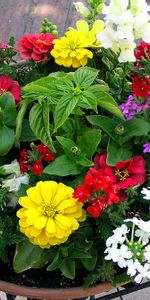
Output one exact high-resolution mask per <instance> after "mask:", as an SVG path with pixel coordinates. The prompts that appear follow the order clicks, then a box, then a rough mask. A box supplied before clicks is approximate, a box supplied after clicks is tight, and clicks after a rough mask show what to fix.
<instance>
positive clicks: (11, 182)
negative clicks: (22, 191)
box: [2, 174, 29, 192]
mask: <svg viewBox="0 0 150 300" xmlns="http://www.w3.org/2000/svg"><path fill="white" fill-rule="evenodd" d="M22 183H24V184H29V176H28V174H24V175H22V176H19V177H16V176H14V177H13V178H10V179H6V180H3V181H2V187H3V188H7V189H8V191H9V192H18V191H19V188H20V186H21V184H22Z"/></svg>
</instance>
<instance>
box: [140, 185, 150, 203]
mask: <svg viewBox="0 0 150 300" xmlns="http://www.w3.org/2000/svg"><path fill="white" fill-rule="evenodd" d="M141 194H143V195H145V196H144V197H143V198H144V199H146V200H150V187H148V188H143V189H142V191H141Z"/></svg>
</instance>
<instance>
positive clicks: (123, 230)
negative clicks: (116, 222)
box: [106, 224, 128, 247]
mask: <svg viewBox="0 0 150 300" xmlns="http://www.w3.org/2000/svg"><path fill="white" fill-rule="evenodd" d="M113 232H114V234H113V235H112V236H110V237H109V238H108V239H107V241H106V246H107V247H110V246H111V245H113V247H114V246H117V245H118V244H123V242H124V241H125V239H126V234H127V232H128V227H127V226H126V225H125V224H123V225H122V226H120V227H118V228H116V229H114V230H113Z"/></svg>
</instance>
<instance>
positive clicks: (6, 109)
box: [0, 93, 17, 127]
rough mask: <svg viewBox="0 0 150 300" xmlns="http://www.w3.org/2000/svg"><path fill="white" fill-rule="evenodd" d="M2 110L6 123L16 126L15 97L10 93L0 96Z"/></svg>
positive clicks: (0, 108)
mask: <svg viewBox="0 0 150 300" xmlns="http://www.w3.org/2000/svg"><path fill="white" fill-rule="evenodd" d="M0 111H1V113H2V119H3V122H4V124H5V125H6V126H8V127H15V125H16V117H17V110H16V104H15V101H14V98H13V97H12V95H11V94H10V93H6V94H3V95H2V96H0Z"/></svg>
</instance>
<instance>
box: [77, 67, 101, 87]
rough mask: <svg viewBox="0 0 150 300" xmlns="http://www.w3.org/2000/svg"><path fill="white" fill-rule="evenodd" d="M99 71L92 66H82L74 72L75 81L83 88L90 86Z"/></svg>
mask: <svg viewBox="0 0 150 300" xmlns="http://www.w3.org/2000/svg"><path fill="white" fill-rule="evenodd" d="M98 73H99V71H98V70H96V69H94V68H90V67H81V68H79V69H78V70H77V71H75V72H74V76H73V78H74V81H75V84H76V85H77V86H79V87H80V88H81V89H85V88H87V87H89V86H90V85H91V84H92V83H93V81H94V80H95V79H96V77H97V75H98Z"/></svg>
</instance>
